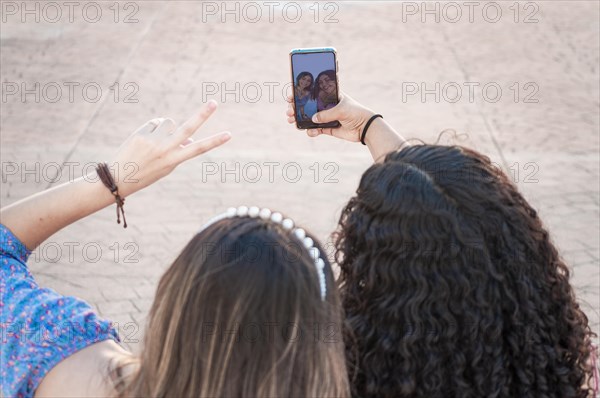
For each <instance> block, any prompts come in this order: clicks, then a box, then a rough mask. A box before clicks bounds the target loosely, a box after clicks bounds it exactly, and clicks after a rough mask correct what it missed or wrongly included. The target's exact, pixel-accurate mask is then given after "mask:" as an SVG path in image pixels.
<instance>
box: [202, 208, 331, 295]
mask: <svg viewBox="0 0 600 398" xmlns="http://www.w3.org/2000/svg"><path fill="white" fill-rule="evenodd" d="M234 217H250V218H261V219H263V220H271V221H272V222H274V223H276V224H279V225H281V226H282V227H283V229H285V230H286V231H291V232H292V233H293V234H294V236H295V237H296V238H298V239H300V241H301V242H302V244H303V245H304V247H305V248H306V249H307V250H308V253H309V254H310V256H311V258H312V259H313V261H314V262H315V268H316V269H317V274H318V275H319V287H320V289H321V300H323V301H325V295H326V293H327V285H326V284H325V261H323V259H322V258H321V253H320V252H319V249H318V248H316V247H315V245H314V241H313V240H312V239H311V238H310V237H308V236H306V232H305V231H304V230H303V229H302V228H294V222H293V221H292V220H291V219H289V218H285V219H284V218H283V216H282V215H281V213H277V212H275V213H272V212H271V210H269V209H267V208H264V209H260V208H258V207H256V206H253V207H246V206H240V207H237V208H235V207H230V208H229V209H227V211H226V212H225V213H223V214H219V215H218V216H215V217H213V218H211V219H210V220H209V221H208V222H207V223H206V224H204V225H203V226H202V228H200V231H198V233H200V232H202V231H204V230H205V229H206V228H208V227H209V226H211V225H212V224H214V223H216V222H218V221H221V220H224V219H226V218H234Z"/></svg>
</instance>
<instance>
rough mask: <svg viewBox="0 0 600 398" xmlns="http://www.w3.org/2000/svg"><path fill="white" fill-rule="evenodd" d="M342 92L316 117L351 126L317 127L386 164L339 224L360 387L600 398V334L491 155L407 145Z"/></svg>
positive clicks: (373, 170)
mask: <svg viewBox="0 0 600 398" xmlns="http://www.w3.org/2000/svg"><path fill="white" fill-rule="evenodd" d="M341 97H342V98H341V101H340V104H339V105H338V106H336V107H334V108H332V109H330V110H326V111H323V112H320V113H317V114H316V115H314V116H313V121H314V122H317V123H326V122H331V121H334V120H338V121H339V122H340V123H341V128H339V129H318V130H309V131H308V132H307V133H308V135H309V136H311V137H315V136H318V135H321V134H326V135H332V136H335V137H337V138H342V139H346V140H349V141H354V142H359V141H362V143H363V144H366V145H367V146H368V148H369V150H370V151H371V154H372V155H373V158H374V159H375V161H376V163H375V164H374V165H373V166H371V167H370V168H369V169H368V170H367V171H366V172H365V173H364V174H363V176H362V178H361V181H360V184H359V186H358V189H357V191H356V195H355V196H354V197H352V198H351V199H350V201H349V202H348V204H347V205H346V207H345V208H344V209H343V210H342V214H341V217H340V221H339V228H338V231H337V232H336V248H337V253H336V260H337V263H338V265H339V267H340V271H341V273H340V282H341V294H342V302H343V306H344V310H345V314H346V321H347V329H346V355H347V361H348V368H349V378H350V383H351V387H352V393H353V395H354V396H357V397H427V398H432V397H440V398H442V397H444V398H446V397H457V398H465V397H503V398H514V397H519V398H521V397H556V398H559V397H561V398H565V397H581V398H583V397H592V396H595V395H594V394H595V392H594V391H596V392H597V388H598V377H597V368H596V364H595V360H594V354H595V353H594V349H593V346H592V344H591V340H592V338H593V337H594V336H595V334H594V333H593V332H592V331H591V329H590V327H589V325H588V319H587V317H586V315H585V314H584V313H583V311H582V310H581V308H580V307H579V304H578V303H577V301H576V299H575V293H574V291H573V288H572V287H571V285H570V283H569V269H568V267H567V265H566V264H565V262H564V261H563V259H562V258H561V256H560V255H559V253H558V251H557V249H556V247H555V246H554V245H553V244H552V241H551V239H550V235H549V233H548V231H547V230H546V228H545V227H544V226H543V224H542V221H541V220H540V218H539V217H538V214H537V212H536V211H535V210H534V209H533V208H532V207H531V206H530V205H529V204H528V203H527V201H526V200H525V198H524V197H523V196H522V195H521V194H520V193H519V192H518V190H517V188H516V186H515V185H514V184H513V183H512V182H511V181H510V180H509V178H508V177H507V176H506V175H505V174H504V173H503V172H502V171H500V170H498V169H497V168H495V167H494V166H493V165H492V163H491V162H490V159H489V158H487V157H486V156H484V155H482V154H480V153H478V152H476V151H474V150H471V149H468V148H464V147H460V146H440V145H412V146H411V145H408V144H407V143H406V142H405V140H404V139H403V138H402V137H401V136H400V135H399V134H397V133H396V132H395V131H394V129H393V128H392V127H391V126H389V125H388V124H387V123H386V122H385V121H384V120H383V119H382V118H381V117H380V115H375V113H374V112H372V111H371V110H369V109H367V108H366V107H364V106H362V105H360V104H358V103H357V102H355V101H354V100H352V99H351V98H349V97H348V96H346V95H342V96H341ZM291 106H292V105H290V108H291ZM287 115H288V121H289V122H290V123H293V122H294V119H293V109H288V112H287ZM290 116H292V117H290Z"/></svg>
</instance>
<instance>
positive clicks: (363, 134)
mask: <svg viewBox="0 0 600 398" xmlns="http://www.w3.org/2000/svg"><path fill="white" fill-rule="evenodd" d="M378 117H380V118H382V119H383V116H381V115H379V114H377V115H373V116H371V118H370V119H369V121H368V122H367V124H365V128H364V129H363V131H362V134H361V135H360V142H361V143H362V144H363V145H367V144H365V137H366V136H367V130H368V129H369V126H370V125H371V123H373V120H375V119H377V118H378Z"/></svg>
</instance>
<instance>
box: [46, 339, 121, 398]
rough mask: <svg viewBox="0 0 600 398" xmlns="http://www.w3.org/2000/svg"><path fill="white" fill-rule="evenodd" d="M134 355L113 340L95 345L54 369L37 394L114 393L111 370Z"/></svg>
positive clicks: (67, 359)
mask: <svg viewBox="0 0 600 398" xmlns="http://www.w3.org/2000/svg"><path fill="white" fill-rule="evenodd" d="M130 357H131V354H129V353H128V352H127V351H125V350H124V349H123V348H121V346H119V345H118V344H117V343H116V342H114V341H113V340H105V341H101V342H99V343H95V344H92V345H90V346H88V347H86V348H84V349H82V350H80V351H78V352H76V353H75V354H73V355H71V356H69V357H67V358H65V359H63V360H62V361H61V362H59V363H58V364H57V365H56V366H55V367H54V368H52V370H50V371H49V372H48V373H47V374H46V376H45V377H44V379H43V380H42V382H41V383H40V385H39V386H38V388H37V390H36V391H35V397H36V398H39V397H98V396H103V397H108V396H114V395H115V391H114V388H113V386H112V383H111V379H110V376H109V375H110V372H111V370H112V369H113V368H114V366H115V365H116V364H118V363H120V361H122V360H124V359H126V358H130Z"/></svg>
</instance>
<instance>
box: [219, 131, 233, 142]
mask: <svg viewBox="0 0 600 398" xmlns="http://www.w3.org/2000/svg"><path fill="white" fill-rule="evenodd" d="M230 139H231V133H230V132H229V131H226V132H225V133H223V135H222V136H221V140H223V142H225V141H229V140H230Z"/></svg>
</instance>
